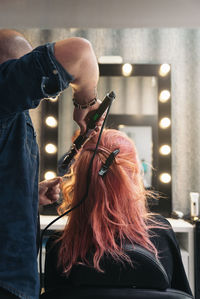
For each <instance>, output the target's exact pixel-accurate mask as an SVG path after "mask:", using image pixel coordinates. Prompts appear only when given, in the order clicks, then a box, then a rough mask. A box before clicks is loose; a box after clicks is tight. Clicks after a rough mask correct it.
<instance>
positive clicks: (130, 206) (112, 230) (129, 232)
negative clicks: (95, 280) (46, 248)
mask: <svg viewBox="0 0 200 299" xmlns="http://www.w3.org/2000/svg"><path fill="white" fill-rule="evenodd" d="M96 142H97V136H94V137H93V138H91V139H90V140H89V141H88V142H87V143H86V144H85V145H84V147H83V149H82V151H81V152H80V154H79V155H78V157H77V159H76V161H75V163H74V164H73V167H72V173H71V174H68V179H67V180H66V181H64V183H63V186H62V189H63V196H64V201H63V203H62V205H61V206H60V208H59V211H60V212H62V213H63V212H65V211H66V210H67V209H68V208H69V206H74V205H76V204H77V203H78V202H79V201H80V200H81V199H82V197H83V195H84V194H85V191H86V185H87V176H88V167H89V164H90V160H91V158H92V155H93V153H94V149H95V146H96ZM115 149H119V150H120V152H119V154H118V155H117V156H116V157H115V159H114V161H113V163H112V165H111V166H110V167H109V169H108V172H107V174H106V175H105V176H104V177H101V176H100V175H99V174H98V172H99V170H100V168H101V167H102V163H105V161H106V159H107V158H108V156H109V154H110V153H111V152H112V151H114V150H115ZM147 196H154V195H151V194H150V193H149V191H146V190H145V188H144V185H143V180H142V176H141V167H140V162H139V159H138V155H137V151H136V148H135V145H134V143H133V141H132V140H131V139H129V138H128V137H127V136H126V135H125V134H124V133H123V132H120V131H118V130H113V129H106V130H104V131H103V133H102V137H101V140H100V143H99V147H98V150H97V153H96V155H95V157H94V160H93V164H92V169H91V176H90V185H89V192H88V196H87V198H86V200H85V201H84V202H83V203H82V204H81V205H80V206H79V207H78V208H76V209H75V210H73V211H72V212H71V213H70V214H69V216H68V222H67V224H66V226H65V229H64V231H63V233H62V236H61V237H60V239H59V241H60V242H61V243H60V248H59V257H58V265H60V266H62V267H63V272H64V273H66V275H68V274H69V273H70V270H71V269H72V267H73V265H75V264H79V263H81V264H85V265H88V266H92V267H94V268H95V269H96V270H98V271H103V269H102V268H101V266H100V261H101V258H102V257H103V256H104V255H110V256H111V257H112V258H113V259H115V260H118V261H122V262H123V261H128V262H129V263H131V260H130V258H129V257H128V255H127V254H126V253H125V252H124V250H123V244H124V242H125V241H126V242H129V243H131V244H132V246H133V247H134V244H138V245H141V246H143V247H145V248H146V249H148V250H150V251H151V252H153V253H155V255H157V250H156V248H155V246H154V245H153V244H152V242H151V241H150V238H149V228H150V226H151V227H152V225H153V224H152V223H153V222H149V221H148V220H149V219H150V218H151V213H149V211H148V208H147V203H146V202H147ZM150 223H151V224H150ZM89 252H92V256H93V261H92V264H91V261H89V259H88V253H89Z"/></svg>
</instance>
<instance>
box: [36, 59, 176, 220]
mask: <svg viewBox="0 0 200 299" xmlns="http://www.w3.org/2000/svg"><path fill="white" fill-rule="evenodd" d="M99 68H100V81H99V86H98V95H99V98H100V99H103V98H104V96H105V94H106V93H107V92H109V91H111V90H113V91H114V92H115V93H116V101H115V102H114V103H113V105H112V108H111V111H110V115H109V118H108V121H107V127H110V128H115V129H119V130H122V131H124V132H125V133H126V134H127V135H129V137H131V138H133V140H134V142H135V143H136V147H137V149H138V154H139V158H140V160H141V171H143V174H144V185H145V187H146V188H148V189H150V190H155V191H159V193H160V199H159V200H155V201H152V202H150V203H149V204H150V208H151V210H152V211H154V212H159V213H161V214H163V215H164V216H169V215H170V213H171V205H172V198H171V180H172V179H171V176H172V175H171V72H170V66H169V65H168V64H162V65H160V64H159V65H158V64H156V65H155V64H99ZM71 98H72V95H71V90H70V89H68V90H66V91H65V92H64V93H63V94H62V95H61V96H60V99H59V101H44V102H43V103H42V114H43V118H44V119H46V118H47V117H50V116H51V117H54V121H55V120H57V121H58V126H57V125H55V126H50V125H47V126H44V127H43V129H42V138H41V140H42V143H43V145H42V146H41V148H42V149H44V150H42V151H41V178H44V176H45V177H46V178H47V177H48V175H47V174H49V175H50V176H51V174H52V175H53V172H54V174H55V173H57V161H58V160H59V159H60V158H61V157H62V155H63V154H65V153H66V151H67V150H68V149H69V147H70V145H71V143H72V142H71V137H72V136H73V134H74V131H75V130H76V126H75V124H74V122H73V121H72V111H73V105H72V102H71ZM51 120H52V124H53V123H54V121H53V118H52V119H51ZM47 144H49V149H50V151H52V153H50V152H49V153H48V152H47V147H45V145H47ZM53 144H54V145H55V144H58V149H57V150H55V148H53V146H52V145H53ZM48 171H49V173H48ZM50 171H51V172H52V173H51V172H50Z"/></svg>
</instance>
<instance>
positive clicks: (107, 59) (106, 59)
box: [98, 55, 123, 63]
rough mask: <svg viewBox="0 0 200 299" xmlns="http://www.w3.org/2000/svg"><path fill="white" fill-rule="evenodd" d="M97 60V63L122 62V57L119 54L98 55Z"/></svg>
mask: <svg viewBox="0 0 200 299" xmlns="http://www.w3.org/2000/svg"><path fill="white" fill-rule="evenodd" d="M98 62H99V63H122V62H123V59H122V57H121V56H114V55H113V56H112V55H110V56H109V55H107V56H101V57H99V58H98Z"/></svg>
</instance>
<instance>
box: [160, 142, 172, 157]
mask: <svg viewBox="0 0 200 299" xmlns="http://www.w3.org/2000/svg"><path fill="white" fill-rule="evenodd" d="M159 152H160V154H161V155H165V156H166V155H169V154H170V153H171V147H170V146H169V145H167V144H165V145H162V146H161V147H160V150H159Z"/></svg>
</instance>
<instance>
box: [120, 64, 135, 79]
mask: <svg viewBox="0 0 200 299" xmlns="http://www.w3.org/2000/svg"><path fill="white" fill-rule="evenodd" d="M132 70H133V67H132V65H131V64H130V63H125V64H124V65H123V66H122V74H123V76H125V77H128V76H130V74H131V72H132Z"/></svg>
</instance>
